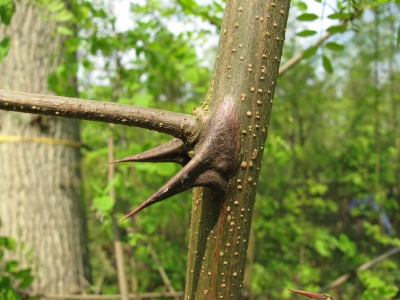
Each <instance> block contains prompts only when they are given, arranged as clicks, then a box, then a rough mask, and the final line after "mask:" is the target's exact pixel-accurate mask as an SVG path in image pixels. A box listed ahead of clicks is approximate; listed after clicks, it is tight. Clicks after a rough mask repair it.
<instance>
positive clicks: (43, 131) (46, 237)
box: [0, 1, 90, 294]
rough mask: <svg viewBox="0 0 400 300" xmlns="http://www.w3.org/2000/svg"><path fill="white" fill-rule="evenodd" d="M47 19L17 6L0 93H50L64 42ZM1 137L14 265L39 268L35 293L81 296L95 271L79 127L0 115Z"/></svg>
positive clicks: (0, 69) (0, 184)
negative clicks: (82, 191) (82, 193)
mask: <svg viewBox="0 0 400 300" xmlns="http://www.w3.org/2000/svg"><path fill="white" fill-rule="evenodd" d="M43 13H45V12H43V11H39V9H38V8H35V7H33V6H32V5H29V4H28V2H26V1H19V2H16V12H15V14H14V16H13V19H12V22H11V24H10V26H8V27H7V29H6V31H5V32H6V34H7V35H8V36H10V37H11V43H12V45H11V49H10V51H9V53H8V56H7V57H6V59H5V60H4V62H3V63H2V64H1V65H0V82H1V88H3V89H8V90H15V91H25V92H35V93H41V94H51V91H50V90H49V89H48V87H47V75H48V74H49V73H50V72H51V71H53V70H54V69H55V67H56V66H57V65H59V64H60V61H62V59H63V55H62V53H63V51H62V50H63V49H62V42H63V40H62V38H61V37H60V36H58V35H56V34H55V32H56V28H57V23H56V22H54V21H48V20H45V19H44V18H43V17H41V16H42V15H43ZM0 136H1V141H2V142H1V143H0V153H1V155H0V166H1V169H0V193H1V205H0V218H1V221H2V227H1V228H0V233H1V235H6V236H11V237H12V238H14V239H16V240H17V241H18V242H19V244H20V245H24V251H18V254H16V255H17V256H15V257H13V259H17V260H18V261H19V262H20V263H22V265H23V266H32V265H34V266H35V269H36V270H35V271H36V274H37V279H36V280H35V282H34V284H33V289H34V291H35V292H46V293H68V294H69V293H77V292H82V291H83V288H84V286H85V284H86V279H87V278H89V277H88V276H89V274H90V272H89V267H88V261H87V248H86V228H85V219H84V214H83V211H82V207H81V204H80V202H79V184H80V171H79V161H80V153H79V145H80V143H79V122H78V121H77V120H68V119H59V118H58V119H56V118H53V117H46V116H40V115H30V114H18V113H13V112H0ZM31 249H32V250H33V252H32V255H27V252H28V251H30V250H31ZM34 273H35V272H34Z"/></svg>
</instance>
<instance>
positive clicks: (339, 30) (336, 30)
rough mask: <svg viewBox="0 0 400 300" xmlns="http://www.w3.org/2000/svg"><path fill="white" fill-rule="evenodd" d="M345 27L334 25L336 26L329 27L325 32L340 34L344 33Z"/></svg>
mask: <svg viewBox="0 0 400 300" xmlns="http://www.w3.org/2000/svg"><path fill="white" fill-rule="evenodd" d="M346 29H347V27H346V26H345V25H336V26H331V27H329V28H328V29H327V30H326V31H327V32H329V33H331V34H335V33H342V32H345V31H346Z"/></svg>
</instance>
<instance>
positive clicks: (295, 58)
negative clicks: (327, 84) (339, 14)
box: [279, 20, 347, 76]
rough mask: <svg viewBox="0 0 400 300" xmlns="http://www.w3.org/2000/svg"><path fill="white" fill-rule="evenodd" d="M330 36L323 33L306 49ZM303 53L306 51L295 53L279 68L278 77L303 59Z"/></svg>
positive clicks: (344, 22) (317, 44)
mask: <svg viewBox="0 0 400 300" xmlns="http://www.w3.org/2000/svg"><path fill="white" fill-rule="evenodd" d="M346 22H347V20H343V21H341V22H340V23H339V24H338V26H342V25H344V24H346ZM332 34H333V33H330V32H327V33H325V34H324V35H323V36H322V37H320V38H319V39H318V40H317V41H316V42H315V43H314V44H312V45H311V46H310V47H309V48H308V49H310V48H312V47H318V46H319V45H321V44H322V43H323V42H324V41H325V40H326V39H328V38H329V37H330V36H331V35H332ZM308 49H307V50H308ZM304 52H306V50H305V51H303V52H300V53H297V54H296V55H295V56H293V57H292V58H291V59H289V60H288V61H287V62H286V63H285V64H284V65H283V66H282V67H280V68H279V76H282V75H283V74H284V73H285V72H286V71H287V70H289V69H290V68H292V67H293V66H294V65H296V64H297V63H298V62H299V61H300V60H301V59H302V58H303V55H304Z"/></svg>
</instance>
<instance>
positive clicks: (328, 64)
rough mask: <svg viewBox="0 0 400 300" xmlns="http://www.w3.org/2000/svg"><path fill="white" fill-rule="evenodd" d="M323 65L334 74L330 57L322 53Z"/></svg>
mask: <svg viewBox="0 0 400 300" xmlns="http://www.w3.org/2000/svg"><path fill="white" fill-rule="evenodd" d="M322 65H323V67H324V69H325V71H327V72H328V73H329V74H332V72H333V67H332V63H331V61H330V59H329V58H328V57H327V56H326V55H322Z"/></svg>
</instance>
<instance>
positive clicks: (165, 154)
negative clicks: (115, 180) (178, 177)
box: [109, 138, 190, 166]
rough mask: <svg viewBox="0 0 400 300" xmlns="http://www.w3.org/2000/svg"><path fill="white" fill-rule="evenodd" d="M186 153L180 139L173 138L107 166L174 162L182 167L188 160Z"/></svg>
mask: <svg viewBox="0 0 400 300" xmlns="http://www.w3.org/2000/svg"><path fill="white" fill-rule="evenodd" d="M187 152H188V150H187V148H186V145H185V144H184V143H183V142H182V141H181V140H180V139H177V138H174V139H172V140H170V141H168V142H166V143H165V144H162V145H160V146H158V147H155V148H153V149H150V150H148V151H145V152H142V153H138V154H135V155H132V156H128V157H125V158H122V159H118V160H115V161H112V162H109V164H113V163H120V162H176V163H178V164H181V165H182V166H184V165H186V164H187V163H188V162H189V160H190V157H189V155H188V154H187Z"/></svg>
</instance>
